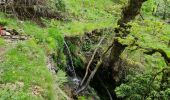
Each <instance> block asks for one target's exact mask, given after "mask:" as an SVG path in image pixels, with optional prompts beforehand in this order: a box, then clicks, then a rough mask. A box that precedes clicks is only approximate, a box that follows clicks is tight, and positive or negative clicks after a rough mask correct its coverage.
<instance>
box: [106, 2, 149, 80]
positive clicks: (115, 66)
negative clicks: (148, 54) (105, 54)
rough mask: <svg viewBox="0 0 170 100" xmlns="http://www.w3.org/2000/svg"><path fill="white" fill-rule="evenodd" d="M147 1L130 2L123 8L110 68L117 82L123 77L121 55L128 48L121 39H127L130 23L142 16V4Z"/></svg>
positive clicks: (116, 30) (112, 50)
mask: <svg viewBox="0 0 170 100" xmlns="http://www.w3.org/2000/svg"><path fill="white" fill-rule="evenodd" d="M145 1H147V0H129V2H128V5H127V6H125V7H124V8H123V11H122V16H121V19H120V20H119V21H118V25H119V27H118V28H116V29H115V32H116V37H115V38H114V40H113V47H112V49H111V53H110V57H109V59H110V61H109V66H110V68H111V70H112V77H113V79H114V80H115V81H116V82H119V81H120V79H121V77H122V74H121V73H122V71H123V69H122V66H121V58H120V55H121V54H122V52H123V51H124V50H125V48H126V47H127V46H126V45H123V44H121V43H120V42H119V38H125V37H126V36H127V35H128V34H129V31H128V28H130V26H128V25H127V23H128V22H130V21H132V20H134V19H135V17H136V16H137V15H138V14H140V9H141V7H142V4H143V3H144V2H145Z"/></svg>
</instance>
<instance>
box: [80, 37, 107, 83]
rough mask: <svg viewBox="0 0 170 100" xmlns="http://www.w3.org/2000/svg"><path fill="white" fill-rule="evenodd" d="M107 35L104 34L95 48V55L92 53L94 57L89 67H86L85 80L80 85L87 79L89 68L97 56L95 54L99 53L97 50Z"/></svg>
mask: <svg viewBox="0 0 170 100" xmlns="http://www.w3.org/2000/svg"><path fill="white" fill-rule="evenodd" d="M105 37H106V36H103V37H102V38H101V40H100V41H99V43H98V45H97V47H96V49H95V50H94V52H93V55H92V57H91V59H90V61H89V63H88V65H87V67H86V73H85V75H84V77H83V80H82V81H81V84H80V86H82V85H83V83H84V81H85V80H86V78H87V75H88V70H89V68H90V65H91V63H92V62H93V59H94V57H95V55H96V53H97V50H98V49H99V47H100V45H101V43H102V42H103V40H104V39H105Z"/></svg>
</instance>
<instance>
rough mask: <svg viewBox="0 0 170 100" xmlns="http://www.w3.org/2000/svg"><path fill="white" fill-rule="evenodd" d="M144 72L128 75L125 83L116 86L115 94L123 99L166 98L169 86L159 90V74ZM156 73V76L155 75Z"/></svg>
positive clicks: (150, 99)
mask: <svg viewBox="0 0 170 100" xmlns="http://www.w3.org/2000/svg"><path fill="white" fill-rule="evenodd" d="M153 73H154V72H150V73H144V74H139V73H138V74H136V75H128V76H127V77H126V80H125V84H121V85H120V86H119V87H117V88H116V90H115V91H116V94H117V96H118V97H120V98H124V99H125V100H153V99H154V100H158V99H160V98H161V100H168V99H169V98H170V95H169V92H168V91H169V88H166V89H165V90H161V88H160V87H161V77H162V76H161V74H158V73H154V74H153ZM155 74H156V76H155Z"/></svg>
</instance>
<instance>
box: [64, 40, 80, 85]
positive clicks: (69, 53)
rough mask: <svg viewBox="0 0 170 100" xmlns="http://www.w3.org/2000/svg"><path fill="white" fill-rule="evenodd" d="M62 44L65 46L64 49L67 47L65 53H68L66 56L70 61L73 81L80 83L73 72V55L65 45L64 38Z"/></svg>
mask: <svg viewBox="0 0 170 100" xmlns="http://www.w3.org/2000/svg"><path fill="white" fill-rule="evenodd" d="M64 45H65V46H66V49H67V53H68V56H69V60H70V63H71V67H70V69H71V73H72V74H73V76H74V77H73V81H74V82H75V83H76V84H79V83H80V80H79V79H78V78H77V75H76V72H75V69H74V68H75V67H74V63H73V57H72V55H71V51H70V49H69V47H68V45H67V42H66V41H65V40H64Z"/></svg>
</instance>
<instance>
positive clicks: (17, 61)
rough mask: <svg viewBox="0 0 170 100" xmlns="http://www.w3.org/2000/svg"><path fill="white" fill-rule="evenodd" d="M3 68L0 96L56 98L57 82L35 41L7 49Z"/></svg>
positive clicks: (23, 99) (27, 99)
mask: <svg viewBox="0 0 170 100" xmlns="http://www.w3.org/2000/svg"><path fill="white" fill-rule="evenodd" d="M0 69H1V70H0V71H1V74H0V85H1V86H0V99H3V100H11V99H12V100H13V99H17V100H31V99H34V100H42V99H44V100H53V99H54V97H55V96H54V90H53V85H54V81H53V78H52V75H51V73H50V72H49V71H48V68H47V67H46V55H45V52H44V51H43V49H42V48H41V47H39V46H38V45H37V44H36V43H35V42H34V40H29V41H26V42H22V43H19V44H18V45H17V46H16V47H15V48H11V49H10V50H8V51H7V52H6V54H5V56H4V59H3V62H2V63H0ZM10 87H13V88H10Z"/></svg>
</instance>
